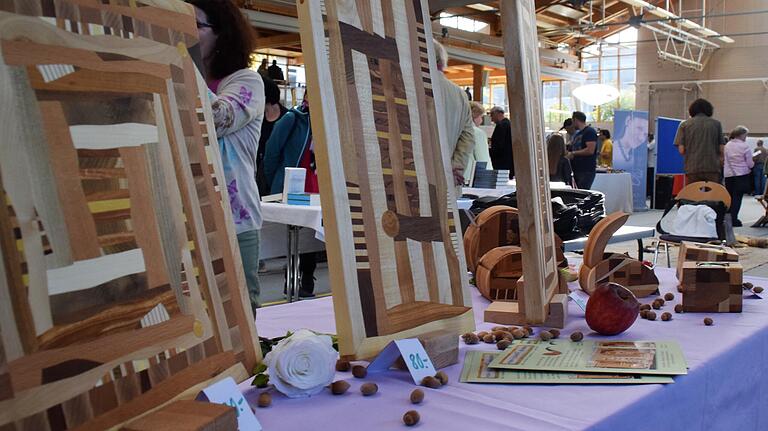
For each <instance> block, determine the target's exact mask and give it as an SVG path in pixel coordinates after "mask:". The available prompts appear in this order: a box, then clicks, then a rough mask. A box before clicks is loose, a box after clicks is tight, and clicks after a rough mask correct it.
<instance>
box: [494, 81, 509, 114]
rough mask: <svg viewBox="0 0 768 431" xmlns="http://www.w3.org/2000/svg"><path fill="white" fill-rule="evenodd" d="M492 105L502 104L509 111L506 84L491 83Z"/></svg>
mask: <svg viewBox="0 0 768 431" xmlns="http://www.w3.org/2000/svg"><path fill="white" fill-rule="evenodd" d="M491 105H493V106H501V107H502V108H504V111H508V109H507V86H506V84H491Z"/></svg>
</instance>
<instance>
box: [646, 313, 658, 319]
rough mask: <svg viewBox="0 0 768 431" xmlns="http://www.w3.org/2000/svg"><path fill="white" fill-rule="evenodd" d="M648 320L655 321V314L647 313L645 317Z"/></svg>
mask: <svg viewBox="0 0 768 431" xmlns="http://www.w3.org/2000/svg"><path fill="white" fill-rule="evenodd" d="M645 318H646V319H648V320H656V312H655V311H649V312H648V314H647V315H646V316H645Z"/></svg>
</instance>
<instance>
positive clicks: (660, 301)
mask: <svg viewBox="0 0 768 431" xmlns="http://www.w3.org/2000/svg"><path fill="white" fill-rule="evenodd" d="M654 301H659V304H661V306H662V307H663V306H664V303H665V302H666V301H664V298H656V299H654Z"/></svg>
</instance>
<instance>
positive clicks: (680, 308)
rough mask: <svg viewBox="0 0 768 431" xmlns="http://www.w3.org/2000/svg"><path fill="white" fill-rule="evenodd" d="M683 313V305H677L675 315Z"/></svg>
mask: <svg viewBox="0 0 768 431" xmlns="http://www.w3.org/2000/svg"><path fill="white" fill-rule="evenodd" d="M682 312H683V304H675V313H682Z"/></svg>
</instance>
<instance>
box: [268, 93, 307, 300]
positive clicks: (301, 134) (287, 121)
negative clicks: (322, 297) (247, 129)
mask: <svg viewBox="0 0 768 431" xmlns="http://www.w3.org/2000/svg"><path fill="white" fill-rule="evenodd" d="M306 97H307V93H306V92H305V93H304V100H303V101H302V104H301V106H300V107H298V108H294V109H291V110H290V111H288V112H286V113H285V115H283V117H282V118H280V120H278V121H277V123H275V126H274V128H273V129H272V135H270V137H269V140H267V145H266V149H265V150H264V176H265V178H266V180H267V181H268V182H269V190H270V194H276V193H282V191H283V183H284V180H285V168H296V167H299V168H305V169H306V170H307V176H306V180H305V183H304V191H305V192H307V193H318V192H319V191H320V189H319V187H318V183H317V174H316V173H315V160H314V152H313V151H312V129H311V125H310V121H309V103H308V101H307V98H306ZM316 267H317V254H316V253H302V254H301V257H300V259H299V271H300V272H301V286H300V288H299V297H301V298H311V297H313V296H314V291H315V277H314V274H315V268H316Z"/></svg>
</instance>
